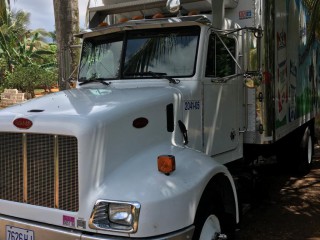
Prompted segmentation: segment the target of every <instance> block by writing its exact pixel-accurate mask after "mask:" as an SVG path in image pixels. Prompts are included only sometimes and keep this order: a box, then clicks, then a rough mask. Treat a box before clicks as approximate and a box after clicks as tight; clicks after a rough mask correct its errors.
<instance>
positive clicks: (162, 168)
mask: <svg viewBox="0 0 320 240" xmlns="http://www.w3.org/2000/svg"><path fill="white" fill-rule="evenodd" d="M158 170H159V172H162V173H164V174H165V175H170V173H172V172H174V171H175V170H176V160H175V157H174V156H172V155H161V156H158Z"/></svg>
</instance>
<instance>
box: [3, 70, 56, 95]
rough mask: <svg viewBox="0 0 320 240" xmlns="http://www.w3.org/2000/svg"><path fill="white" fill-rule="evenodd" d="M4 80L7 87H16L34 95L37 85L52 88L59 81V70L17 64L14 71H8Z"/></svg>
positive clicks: (4, 85)
mask: <svg viewBox="0 0 320 240" xmlns="http://www.w3.org/2000/svg"><path fill="white" fill-rule="evenodd" d="M6 73H7V75H6V78H5V80H4V82H3V87H5V88H16V89H18V90H20V91H22V92H26V93H29V94H30V95H31V96H32V97H34V90H35V88H37V87H42V88H44V89H50V88H51V86H53V85H55V84H56V83H57V78H58V77H57V71H56V70H55V69H54V68H51V69H50V68H42V67H40V66H37V65H29V66H22V65H20V66H17V67H16V68H15V69H14V71H12V72H6Z"/></svg>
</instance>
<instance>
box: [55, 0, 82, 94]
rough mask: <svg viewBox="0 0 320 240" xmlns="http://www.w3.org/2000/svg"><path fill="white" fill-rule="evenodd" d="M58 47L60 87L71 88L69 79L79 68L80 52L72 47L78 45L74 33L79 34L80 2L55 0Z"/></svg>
mask: <svg viewBox="0 0 320 240" xmlns="http://www.w3.org/2000/svg"><path fill="white" fill-rule="evenodd" d="M53 5H54V16H55V25H56V40H57V46H58V65H59V87H60V89H67V88H69V84H68V79H69V78H70V77H72V76H71V75H72V72H73V70H74V69H76V67H77V63H78V56H79V53H78V50H77V49H74V48H72V46H74V45H77V44H78V41H79V40H78V39H76V38H75V37H74V33H77V32H79V6H78V0H69V1H65V0H53Z"/></svg>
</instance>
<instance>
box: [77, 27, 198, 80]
mask: <svg viewBox="0 0 320 240" xmlns="http://www.w3.org/2000/svg"><path fill="white" fill-rule="evenodd" d="M199 35H200V28H199V27H188V28H186V27H183V28H165V29H152V30H141V31H140V30H139V31H128V32H121V33H117V34H108V35H103V36H99V37H92V38H87V39H85V40H84V42H83V49H82V56H81V61H80V68H79V81H80V82H83V81H87V80H104V79H105V80H107V79H121V78H145V77H148V78H150V77H155V76H160V75H162V76H164V75H165V76H168V77H187V76H192V75H193V74H194V72H195V63H196V55H197V47H198V41H199ZM151 73H157V74H158V75H157V74H151Z"/></svg>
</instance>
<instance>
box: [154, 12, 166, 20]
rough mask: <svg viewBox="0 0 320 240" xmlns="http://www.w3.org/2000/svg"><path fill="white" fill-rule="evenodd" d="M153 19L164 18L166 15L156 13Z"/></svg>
mask: <svg viewBox="0 0 320 240" xmlns="http://www.w3.org/2000/svg"><path fill="white" fill-rule="evenodd" d="M152 18H153V19H157V18H164V15H163V14H162V13H156V14H155V15H153V17H152Z"/></svg>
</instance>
